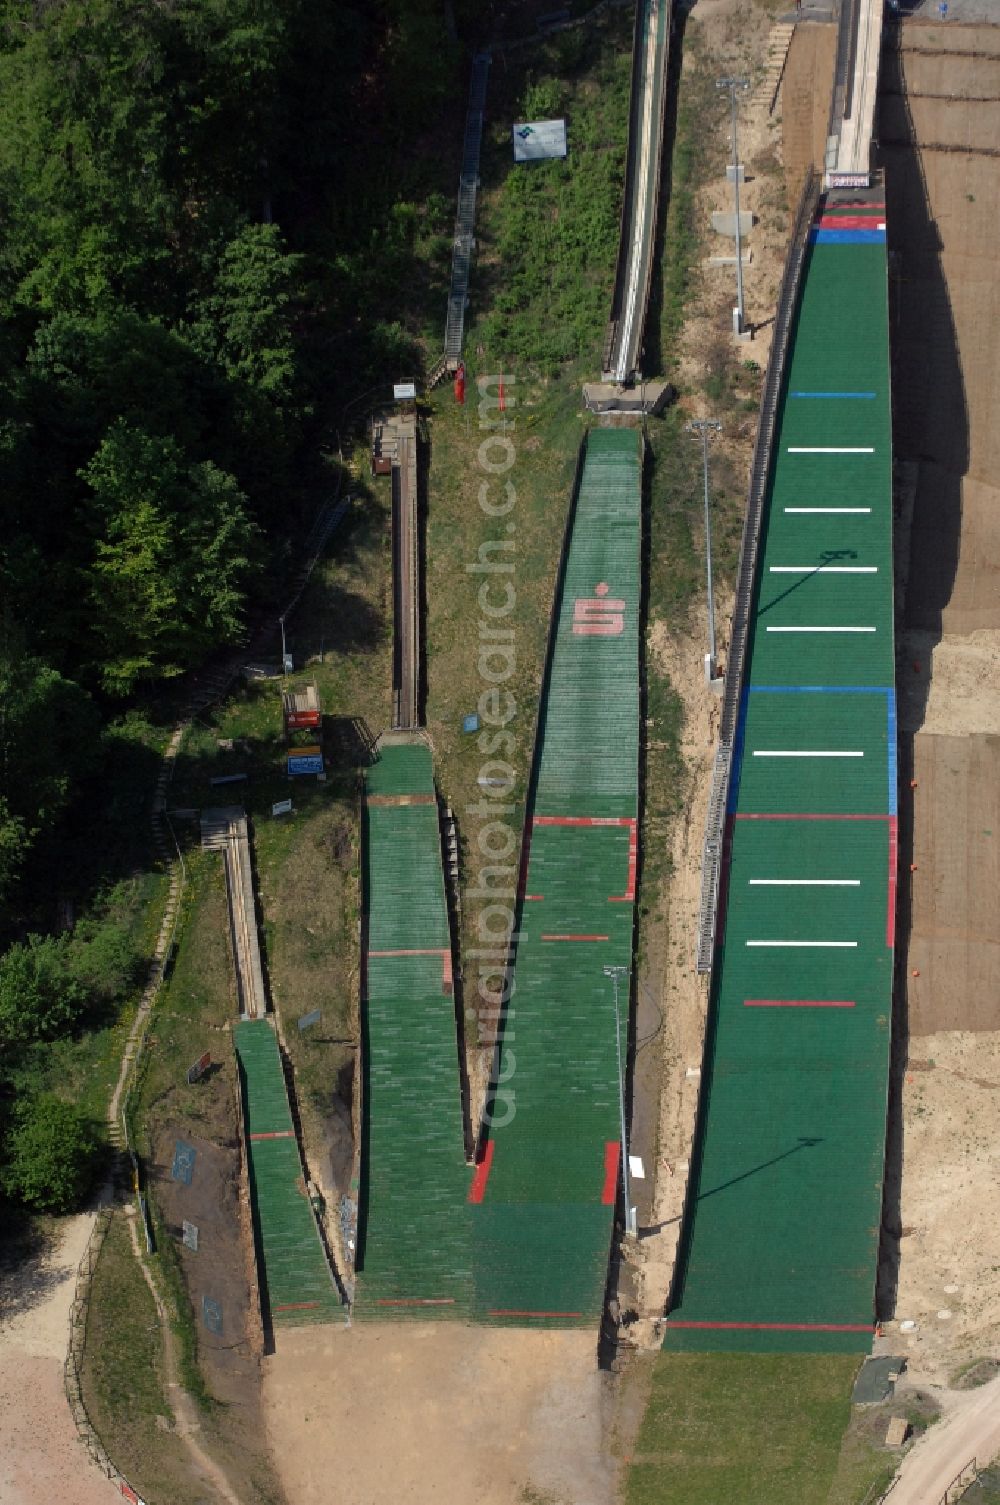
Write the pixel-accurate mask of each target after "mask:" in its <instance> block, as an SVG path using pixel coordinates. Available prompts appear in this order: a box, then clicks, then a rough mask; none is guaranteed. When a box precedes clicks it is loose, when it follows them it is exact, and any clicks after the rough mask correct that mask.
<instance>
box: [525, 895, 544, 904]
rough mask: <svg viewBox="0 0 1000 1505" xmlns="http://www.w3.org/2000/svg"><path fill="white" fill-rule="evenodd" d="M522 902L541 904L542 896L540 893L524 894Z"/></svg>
mask: <svg viewBox="0 0 1000 1505" xmlns="http://www.w3.org/2000/svg"><path fill="white" fill-rule="evenodd" d="M524 902H525V904H541V902H542V896H541V894H525V896H524Z"/></svg>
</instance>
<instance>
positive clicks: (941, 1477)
mask: <svg viewBox="0 0 1000 1505" xmlns="http://www.w3.org/2000/svg"><path fill="white" fill-rule="evenodd" d="M900 1393H901V1394H903V1393H905V1392H900ZM935 1399H936V1400H938V1401H939V1402H940V1404H941V1406H942V1408H943V1410H944V1413H945V1414H944V1417H943V1418H942V1420H941V1421H939V1422H938V1423H937V1425H936V1426H933V1427H930V1428H928V1430H927V1431H926V1432H925V1433H924V1435H923V1437H921V1439H920V1441H919V1442H917V1443H915V1444H914V1446H913V1448H912V1449H911V1451H910V1452H909V1453H907V1455H906V1457H905V1459H904V1460H903V1463H902V1465H901V1467H900V1470H899V1473H898V1474H897V1476H896V1477H897V1479H898V1481H899V1482H898V1483H897V1484H896V1485H895V1487H894V1488H893V1491H892V1505H941V1501H942V1500H943V1499H944V1494H945V1490H946V1489H947V1488H948V1486H949V1484H952V1483H953V1482H954V1480H955V1478H956V1476H957V1475H958V1473H959V1470H960V1469H961V1468H962V1467H963V1466H964V1465H965V1464H966V1463H968V1462H969V1460H970V1459H972V1458H975V1459H976V1461H977V1462H978V1464H979V1467H980V1468H982V1467H983V1466H984V1465H985V1464H987V1463H988V1462H989V1461H990V1460H991V1459H992V1458H994V1457H995V1456H996V1454H997V1453H998V1452H1000V1377H998V1378H997V1379H995V1380H990V1382H989V1384H987V1385H982V1386H981V1387H980V1388H979V1389H978V1390H943V1391H941V1392H939V1393H938V1394H936V1395H935Z"/></svg>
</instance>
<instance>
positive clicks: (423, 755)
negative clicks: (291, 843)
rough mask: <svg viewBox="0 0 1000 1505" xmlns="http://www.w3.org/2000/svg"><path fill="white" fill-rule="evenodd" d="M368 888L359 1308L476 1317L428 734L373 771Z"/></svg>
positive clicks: (396, 749) (382, 759) (387, 746)
mask: <svg viewBox="0 0 1000 1505" xmlns="http://www.w3.org/2000/svg"><path fill="white" fill-rule="evenodd" d="M364 885H365V894H364V912H365V917H366V926H367V935H366V937H365V974H366V975H365V985H364V997H363V1002H362V1048H363V1052H364V1058H363V1059H364V1102H363V1112H362V1156H361V1167H362V1169H361V1176H362V1180H361V1199H360V1208H359V1227H358V1258H357V1272H358V1279H357V1286H356V1289H355V1304H354V1311H355V1313H356V1314H357V1315H358V1316H361V1317H389V1318H392V1319H395V1320H398V1319H399V1318H400V1317H408V1316H409V1317H421V1318H428V1317H433V1318H445V1317H466V1316H468V1314H469V1309H470V1302H471V1294H472V1261H471V1255H470V1252H469V1211H468V1205H467V1195H468V1189H469V1179H470V1171H469V1168H468V1166H467V1164H466V1160H465V1136H464V1129H463V1117H462V1098H461V1088H460V1076H459V1059H458V1037H457V1031H456V1022H455V1003H454V996H453V987H452V953H451V934H450V929H449V924H448V910H447V905H446V901H445V890H444V873H443V870H442V866H441V839H440V834H439V827H438V808H437V798H436V795H435V792H434V777H433V770H432V764H431V753H430V748H429V747H428V746H427V744H426V743H425V742H423V741H418V740H415V739H411V740H409V741H406V740H405V738H404V739H403V740H395V739H393V738H392V737H391V736H390V739H389V740H388V741H387V742H383V744H382V745H381V748H380V755H379V761H378V762H377V763H376V764H375V766H374V767H373V768H372V769H371V770H370V772H369V774H368V781H367V789H366V799H365V810H364Z"/></svg>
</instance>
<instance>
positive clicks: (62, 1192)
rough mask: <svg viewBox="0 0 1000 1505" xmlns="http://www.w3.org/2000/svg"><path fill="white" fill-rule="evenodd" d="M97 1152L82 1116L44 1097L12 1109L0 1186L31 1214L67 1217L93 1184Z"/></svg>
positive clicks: (95, 1142) (62, 1104)
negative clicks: (51, 1214) (46, 1213)
mask: <svg viewBox="0 0 1000 1505" xmlns="http://www.w3.org/2000/svg"><path fill="white" fill-rule="evenodd" d="M97 1148H98V1147H97V1140H96V1138H95V1136H94V1133H93V1130H92V1129H91V1127H90V1125H89V1124H88V1123H87V1121H86V1119H85V1118H84V1117H83V1115H82V1114H81V1113H79V1112H78V1111H77V1109H76V1108H74V1107H72V1106H71V1104H69V1103H64V1102H62V1101H61V1099H59V1098H57V1097H53V1096H52V1095H51V1094H48V1093H46V1094H43V1095H41V1096H39V1097H36V1098H32V1099H30V1100H29V1101H28V1102H26V1103H24V1104H22V1105H19V1106H18V1107H17V1108H15V1110H14V1115H13V1123H12V1126H11V1128H10V1130H9V1131H8V1134H7V1140H6V1145H5V1151H6V1153H5V1164H4V1166H3V1169H2V1171H0V1180H2V1183H3V1187H4V1190H5V1191H6V1192H7V1194H8V1196H10V1197H13V1198H15V1199H16V1200H17V1201H19V1202H23V1203H24V1205H25V1206H26V1207H30V1208H31V1209H32V1210H33V1211H35V1212H55V1213H65V1212H73V1211H75V1209H76V1208H78V1207H79V1206H80V1204H81V1202H82V1201H83V1199H84V1197H85V1196H86V1194H87V1192H88V1190H89V1189H90V1186H91V1183H92V1181H93V1179H94V1171H95V1169H96V1164H97Z"/></svg>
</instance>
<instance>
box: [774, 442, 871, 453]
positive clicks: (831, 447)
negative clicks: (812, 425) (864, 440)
mask: <svg viewBox="0 0 1000 1505" xmlns="http://www.w3.org/2000/svg"><path fill="white" fill-rule="evenodd" d="M788 453H789V454H790V455H873V454H874V453H875V446H874V445H873V444H864V445H860V446H857V447H852V446H851V445H845V444H790V445H789V446H788Z"/></svg>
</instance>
